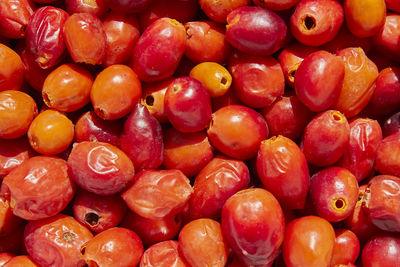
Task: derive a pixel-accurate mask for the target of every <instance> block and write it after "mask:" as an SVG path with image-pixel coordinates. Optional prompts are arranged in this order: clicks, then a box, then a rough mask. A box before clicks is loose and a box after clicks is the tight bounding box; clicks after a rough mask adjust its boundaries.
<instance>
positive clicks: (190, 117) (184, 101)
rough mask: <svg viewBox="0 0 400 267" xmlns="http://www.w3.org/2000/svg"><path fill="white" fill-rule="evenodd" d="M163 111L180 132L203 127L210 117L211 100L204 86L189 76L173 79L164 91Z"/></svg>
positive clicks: (192, 130) (195, 130)
mask: <svg viewBox="0 0 400 267" xmlns="http://www.w3.org/2000/svg"><path fill="white" fill-rule="evenodd" d="M164 106H165V113H166V115H167V117H168V120H169V121H170V123H171V124H172V126H173V127H174V128H175V129H177V130H178V131H180V132H185V133H193V132H198V131H201V130H203V129H205V128H206V127H207V126H208V123H209V122H210V119H211V112H212V110H211V100H210V95H209V94H208V91H207V89H206V88H205V86H204V85H203V84H202V83H201V82H199V81H198V80H196V79H194V78H191V77H180V78H177V79H175V80H174V81H173V82H172V83H171V84H170V85H169V87H168V89H167V91H166V92H165V99H164Z"/></svg>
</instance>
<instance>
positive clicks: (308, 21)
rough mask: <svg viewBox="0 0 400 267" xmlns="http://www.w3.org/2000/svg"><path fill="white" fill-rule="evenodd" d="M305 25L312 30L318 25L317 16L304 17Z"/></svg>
mask: <svg viewBox="0 0 400 267" xmlns="http://www.w3.org/2000/svg"><path fill="white" fill-rule="evenodd" d="M304 26H305V28H306V29H307V30H312V29H313V28H315V26H316V22H315V18H314V17H311V16H306V17H305V18H304Z"/></svg>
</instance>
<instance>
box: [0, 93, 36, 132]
mask: <svg viewBox="0 0 400 267" xmlns="http://www.w3.org/2000/svg"><path fill="white" fill-rule="evenodd" d="M36 114H37V106H36V103H35V101H34V100H33V98H32V97H31V96H30V95H28V94H26V93H23V92H19V91H15V90H6V91H2V92H0V138H1V139H15V138H18V137H21V136H23V135H24V134H25V133H26V132H27V131H28V128H29V126H30V124H31V122H32V120H33V119H34V117H35V116H36Z"/></svg>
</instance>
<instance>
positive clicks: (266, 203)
mask: <svg viewBox="0 0 400 267" xmlns="http://www.w3.org/2000/svg"><path fill="white" fill-rule="evenodd" d="M221 226H222V232H223V235H224V237H225V238H226V241H227V243H228V244H229V246H230V247H231V248H232V250H233V252H234V253H235V254H236V256H237V257H238V258H240V260H241V261H243V262H244V263H245V264H246V265H248V266H270V265H271V264H272V262H273V261H274V259H275V258H276V257H277V256H278V253H279V249H280V247H281V245H282V242H283V237H284V232H285V224H284V216H283V212H282V209H281V207H280V205H279V202H278V201H277V200H276V198H275V197H274V196H273V195H272V194H271V193H269V192H268V191H266V190H264V189H261V188H253V189H246V190H242V191H239V192H237V193H236V194H234V195H233V196H231V197H230V198H229V199H228V200H227V201H226V202H225V204H224V207H223V208H222V217H221ZM332 232H333V230H332Z"/></svg>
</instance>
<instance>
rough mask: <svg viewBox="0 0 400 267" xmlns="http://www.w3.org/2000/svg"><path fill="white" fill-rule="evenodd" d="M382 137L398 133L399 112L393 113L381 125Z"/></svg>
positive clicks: (399, 128)
mask: <svg viewBox="0 0 400 267" xmlns="http://www.w3.org/2000/svg"><path fill="white" fill-rule="evenodd" d="M382 132H383V137H387V136H389V135H392V134H397V133H400V112H396V113H394V114H393V115H392V116H390V117H389V118H388V119H387V120H385V121H384V122H383V124H382Z"/></svg>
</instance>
